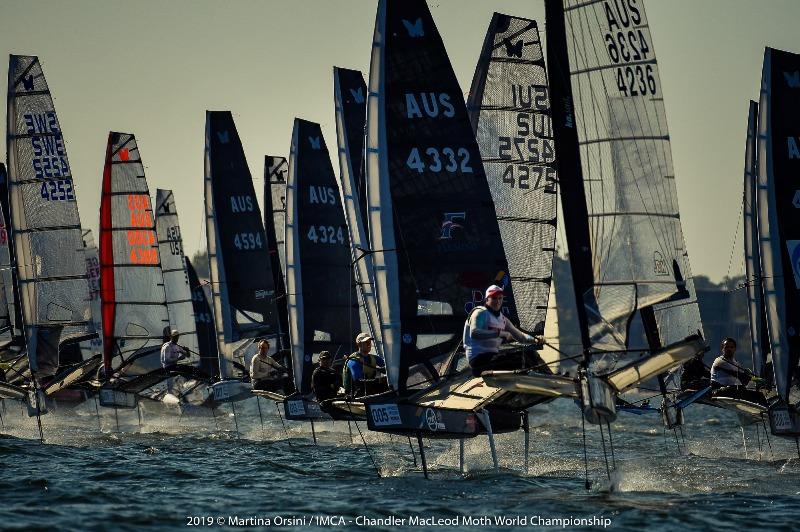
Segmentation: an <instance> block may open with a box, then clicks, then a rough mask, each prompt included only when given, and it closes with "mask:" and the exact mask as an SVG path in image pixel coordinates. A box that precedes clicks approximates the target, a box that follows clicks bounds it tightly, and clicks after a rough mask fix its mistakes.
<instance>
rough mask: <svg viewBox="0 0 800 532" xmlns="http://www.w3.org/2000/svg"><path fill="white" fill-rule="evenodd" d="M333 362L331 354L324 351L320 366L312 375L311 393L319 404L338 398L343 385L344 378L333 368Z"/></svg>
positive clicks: (321, 355) (320, 358) (321, 354)
mask: <svg viewBox="0 0 800 532" xmlns="http://www.w3.org/2000/svg"><path fill="white" fill-rule="evenodd" d="M332 362H333V357H331V354H330V353H329V352H328V351H322V352H321V353H320V354H319V366H317V369H315V370H314V373H312V374H311V391H312V392H314V395H315V396H316V398H317V402H318V403H321V402H322V401H327V400H328V399H332V398H334V397H336V394H337V393H338V392H339V387H340V386H341V385H342V376H341V375H340V374H339V373H338V372H337V371H335V370H334V369H333V368H332V367H331V363H332Z"/></svg>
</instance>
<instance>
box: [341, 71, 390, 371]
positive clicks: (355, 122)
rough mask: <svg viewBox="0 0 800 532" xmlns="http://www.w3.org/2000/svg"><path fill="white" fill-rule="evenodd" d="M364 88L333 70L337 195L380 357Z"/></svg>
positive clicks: (357, 76) (349, 74)
mask: <svg viewBox="0 0 800 532" xmlns="http://www.w3.org/2000/svg"><path fill="white" fill-rule="evenodd" d="M366 91H367V88H366V84H365V83H364V77H363V76H362V75H361V72H358V71H356V70H348V69H346V68H338V67H334V68H333V98H334V102H335V104H336V143H337V144H338V146H339V181H338V182H339V193H340V194H341V198H342V207H343V208H344V217H345V221H346V222H347V230H348V232H349V237H350V254H351V258H352V261H353V276H354V278H355V281H356V292H357V293H358V297H359V301H360V303H361V306H362V308H363V310H364V316H365V317H366V321H367V327H369V332H370V334H371V335H372V338H373V346H374V348H375V352H376V353H377V354H378V355H380V356H383V335H382V333H381V329H380V327H379V325H380V317H379V315H378V302H377V299H376V295H375V275H374V264H373V255H372V253H371V252H370V251H371V250H370V245H369V236H368V234H367V206H366V201H367V198H366V184H365V183H364V182H363V178H364V125H365V121H366V118H367V117H366V109H367V108H366V105H365V100H364V97H363V95H364V94H366Z"/></svg>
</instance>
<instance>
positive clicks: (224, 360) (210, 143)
mask: <svg viewBox="0 0 800 532" xmlns="http://www.w3.org/2000/svg"><path fill="white" fill-rule="evenodd" d="M205 212H206V243H207V247H208V260H209V266H210V268H209V270H210V273H211V292H212V300H213V309H214V323H215V327H216V331H217V346H218V351H219V366H220V370H219V376H220V379H221V380H220V381H219V382H216V383H214V384H213V386H212V391H213V398H214V401H216V402H218V403H221V402H229V401H239V400H243V399H247V398H248V397H251V395H252V394H251V387H250V385H249V384H248V383H246V382H243V381H242V378H243V377H244V376H246V375H247V373H248V369H249V368H248V364H249V362H250V358H251V357H252V355H253V354H254V353H255V344H254V339H255V338H257V337H269V338H273V339H274V338H275V337H277V336H278V335H279V333H280V329H279V324H278V322H279V319H278V311H277V307H276V300H275V297H276V292H275V284H274V280H273V276H272V273H271V265H272V263H271V260H270V256H269V251H268V248H267V239H266V235H265V234H264V225H263V220H262V218H261V211H260V208H259V206H258V201H257V200H256V195H255V189H254V188H253V181H252V177H251V175H250V170H249V169H248V167H247V161H246V160H245V156H244V150H243V149H242V144H241V141H240V140H239V134H238V133H237V131H236V126H235V124H234V122H233V116H232V115H231V113H230V112H229V111H207V112H206V152H205ZM272 343H273V344H274V342H272Z"/></svg>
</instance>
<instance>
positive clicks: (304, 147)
mask: <svg viewBox="0 0 800 532" xmlns="http://www.w3.org/2000/svg"><path fill="white" fill-rule="evenodd" d="M350 263H351V255H350V242H349V235H348V232H347V226H346V224H345V220H344V211H343V209H342V204H341V198H340V196H339V194H338V191H337V184H336V178H335V176H334V173H333V167H332V166H331V162H330V156H329V154H328V148H327V145H326V143H325V138H324V137H323V135H322V129H321V127H320V125H319V124H317V123H314V122H309V121H306V120H302V119H299V118H296V119H295V121H294V129H293V131H292V146H291V153H290V156H289V175H288V179H287V183H286V294H287V297H288V308H289V327H290V337H291V341H292V368H293V370H294V383H295V389H296V394H295V395H293V396H290V397H287V399H286V403H285V404H286V416H287V418H288V419H307V418H320V417H327V416H326V415H324V414H322V412H321V411H320V410H319V408H320V405H319V404H318V403H317V402H316V401H312V400H309V399H308V396H309V395H310V394H311V373H312V371H313V369H314V360H313V355H314V354H318V353H319V352H320V351H323V350H324V351H329V352H330V354H331V355H332V357H333V360H334V361H336V360H339V361H342V362H343V361H344V359H345V358H346V357H347V356H348V355H349V354H350V353H352V352H353V350H354V346H353V340H354V338H355V334H356V332H355V331H358V330H359V329H360V325H361V320H360V317H359V313H358V302H357V299H356V297H357V296H356V293H355V285H354V283H353V275H352V270H351V267H350Z"/></svg>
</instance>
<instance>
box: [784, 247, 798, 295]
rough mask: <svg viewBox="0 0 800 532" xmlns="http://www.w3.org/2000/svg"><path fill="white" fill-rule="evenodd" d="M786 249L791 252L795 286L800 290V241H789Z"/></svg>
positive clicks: (790, 257)
mask: <svg viewBox="0 0 800 532" xmlns="http://www.w3.org/2000/svg"><path fill="white" fill-rule="evenodd" d="M786 248H787V249H788V250H789V260H790V261H791V263H792V273H793V274H794V285H795V287H796V288H797V289H800V240H787V241H786Z"/></svg>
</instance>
